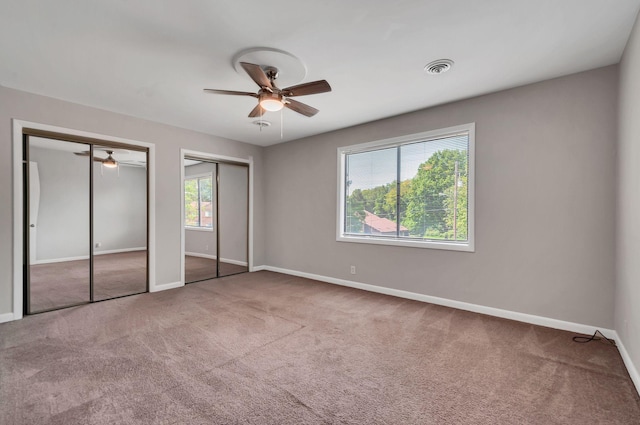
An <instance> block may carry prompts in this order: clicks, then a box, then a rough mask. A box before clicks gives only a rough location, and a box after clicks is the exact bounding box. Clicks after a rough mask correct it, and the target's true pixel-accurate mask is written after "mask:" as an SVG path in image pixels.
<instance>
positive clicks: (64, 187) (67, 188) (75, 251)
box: [29, 145, 91, 261]
mask: <svg viewBox="0 0 640 425" xmlns="http://www.w3.org/2000/svg"><path fill="white" fill-rule="evenodd" d="M77 146H78V147H79V148H83V146H82V145H77ZM29 160H31V161H33V162H36V163H37V164H38V171H39V174H40V203H39V205H40V208H39V210H38V225H37V233H36V241H37V243H36V260H37V261H42V260H54V259H64V258H70V257H83V256H87V257H88V256H89V251H90V249H91V245H90V244H89V158H88V157H81V156H76V155H74V154H73V153H71V152H62V151H58V150H52V149H42V148H35V147H32V148H31V149H29Z"/></svg>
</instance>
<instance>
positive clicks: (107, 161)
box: [74, 150, 118, 168]
mask: <svg viewBox="0 0 640 425" xmlns="http://www.w3.org/2000/svg"><path fill="white" fill-rule="evenodd" d="M105 152H106V153H107V157H106V158H100V157H97V156H94V157H93V160H94V161H95V162H101V163H102V165H104V166H105V167H107V168H116V167H117V166H118V162H117V161H116V160H115V159H113V151H112V150H105ZM74 154H75V155H78V156H89V155H90V154H91V153H90V152H89V151H82V152H74Z"/></svg>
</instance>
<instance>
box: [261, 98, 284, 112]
mask: <svg viewBox="0 0 640 425" xmlns="http://www.w3.org/2000/svg"><path fill="white" fill-rule="evenodd" d="M260 106H262V108H263V109H264V110H265V111H270V112H275V111H279V110H280V109H282V108H283V107H284V105H283V104H282V102H281V101H280V100H279V99H274V98H270V97H265V98H263V99H261V100H260Z"/></svg>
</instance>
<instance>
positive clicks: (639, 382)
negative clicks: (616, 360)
mask: <svg viewBox="0 0 640 425" xmlns="http://www.w3.org/2000/svg"><path fill="white" fill-rule="evenodd" d="M614 334H615V338H614V339H615V341H616V346H617V347H618V351H619V352H620V356H621V357H622V361H623V362H624V365H625V366H626V367H627V372H629V376H630V377H631V380H632V381H633V385H635V386H636V391H637V392H638V394H639V395H640V373H638V369H637V368H636V365H634V364H633V361H632V360H631V356H630V355H629V353H628V352H627V349H626V348H625V347H624V344H623V343H622V340H621V339H620V336H619V335H618V332H614Z"/></svg>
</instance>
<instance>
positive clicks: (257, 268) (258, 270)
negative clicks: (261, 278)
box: [251, 266, 267, 272]
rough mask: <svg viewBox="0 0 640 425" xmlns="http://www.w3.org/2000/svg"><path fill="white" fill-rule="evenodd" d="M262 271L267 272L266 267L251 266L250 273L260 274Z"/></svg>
mask: <svg viewBox="0 0 640 425" xmlns="http://www.w3.org/2000/svg"><path fill="white" fill-rule="evenodd" d="M263 270H267V266H253V268H252V269H251V271H252V272H261V271H263Z"/></svg>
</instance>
